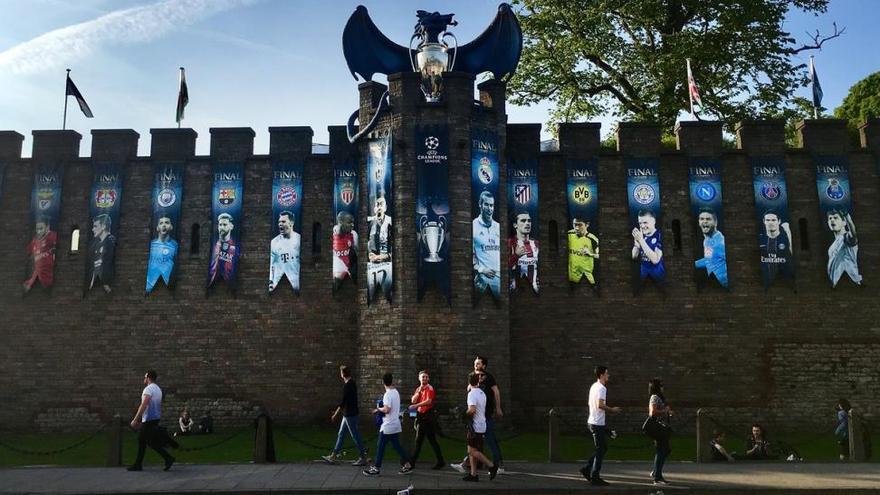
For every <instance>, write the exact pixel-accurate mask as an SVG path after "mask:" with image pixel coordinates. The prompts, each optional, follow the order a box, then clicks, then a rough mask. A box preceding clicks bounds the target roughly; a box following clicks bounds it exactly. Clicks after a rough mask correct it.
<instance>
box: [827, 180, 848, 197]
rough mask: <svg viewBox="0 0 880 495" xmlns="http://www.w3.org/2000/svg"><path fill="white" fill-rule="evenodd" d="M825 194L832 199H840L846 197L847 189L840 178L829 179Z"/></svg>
mask: <svg viewBox="0 0 880 495" xmlns="http://www.w3.org/2000/svg"><path fill="white" fill-rule="evenodd" d="M825 196H828V199H830V200H831V201H840V200H842V199H843V198H845V197H846V191H845V190H844V189H843V186H841V185H840V180H839V179H828V187H826V188H825Z"/></svg>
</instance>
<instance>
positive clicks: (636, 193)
mask: <svg viewBox="0 0 880 495" xmlns="http://www.w3.org/2000/svg"><path fill="white" fill-rule="evenodd" d="M656 197H657V193H655V192H654V188H653V187H651V185H650V184H639V185H637V186H636V187H635V189H633V199H634V200H636V203H638V204H640V205H647V204H651V202H653V201H654V198H656Z"/></svg>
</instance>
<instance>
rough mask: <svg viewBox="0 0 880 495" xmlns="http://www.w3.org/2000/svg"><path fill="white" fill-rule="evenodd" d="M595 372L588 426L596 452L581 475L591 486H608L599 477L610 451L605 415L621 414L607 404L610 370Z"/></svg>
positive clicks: (602, 368)
mask: <svg viewBox="0 0 880 495" xmlns="http://www.w3.org/2000/svg"><path fill="white" fill-rule="evenodd" d="M593 371H594V374H595V375H596V382H595V383H593V385H592V386H591V387H590V394H589V400H588V406H589V409H590V415H589V417H588V418H587V426H588V427H589V429H590V433H591V434H592V435H593V445H594V446H595V448H596V450H595V452H594V453H593V455H592V457H590V460H588V461H587V465H586V466H584V467H582V468H581V474H582V475H584V478H586V479H587V480H588V481H589V482H590V484H591V485H595V486H606V485H608V484H609V483H608V482H607V481H605V480H603V479H602V478H601V477H600V476H599V475H600V473H601V471H602V459H603V458H604V457H605V452H607V451H608V432H607V431H606V426H605V414H606V413H611V414H615V413H619V412H620V408H619V407H612V406H609V405H608V403H607V402H606V397H607V393H608V389H607V388H606V385H607V384H608V379H609V378H610V377H611V373H609V372H608V368H607V367H605V366H596V368H595V369H594V370H593Z"/></svg>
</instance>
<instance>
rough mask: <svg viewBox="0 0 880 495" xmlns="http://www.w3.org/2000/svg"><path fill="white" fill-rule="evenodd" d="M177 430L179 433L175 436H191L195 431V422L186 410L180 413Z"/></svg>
mask: <svg viewBox="0 0 880 495" xmlns="http://www.w3.org/2000/svg"><path fill="white" fill-rule="evenodd" d="M177 428H178V429H177V432H176V433H175V434H174V435H175V436H177V435H181V436H183V435H189V434H191V433H193V432H194V431H195V428H196V425H195V421H193V419H192V418H191V417H190V416H189V411H187V410H186V409H184V410H183V411H182V412H181V413H180V417H179V418H178V419H177Z"/></svg>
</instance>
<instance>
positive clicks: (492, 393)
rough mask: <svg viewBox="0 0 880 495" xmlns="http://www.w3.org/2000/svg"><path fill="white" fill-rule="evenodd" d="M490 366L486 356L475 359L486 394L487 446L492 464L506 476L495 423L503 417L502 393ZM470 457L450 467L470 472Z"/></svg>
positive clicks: (477, 372) (475, 369)
mask: <svg viewBox="0 0 880 495" xmlns="http://www.w3.org/2000/svg"><path fill="white" fill-rule="evenodd" d="M488 366H489V359H487V358H486V357H485V356H479V355H478V356H477V357H476V358H474V373H476V374H477V375H479V377H480V389H481V390H482V391H483V392H484V393H485V394H486V435H485V438H486V444H488V446H489V450H491V451H492V462H494V463H495V464H496V465H497V466H498V474H504V459H503V458H502V455H501V447H500V446H499V445H498V438H497V437H496V436H495V423H496V421H498V420H499V419H501V417H502V416H504V411H503V410H502V409H501V391H500V390H499V389H498V382H496V381H495V377H494V376H493V375H492V373H489V372H488V371H487V370H486V368H487V367H488ZM468 462H469V456H465V458H464V460H463V461H462V462H461V464H457V463H452V464H450V465H449V466H450V467H452V468H453V469H455V470H456V471H458V472H460V473H465V472H467V471H468Z"/></svg>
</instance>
